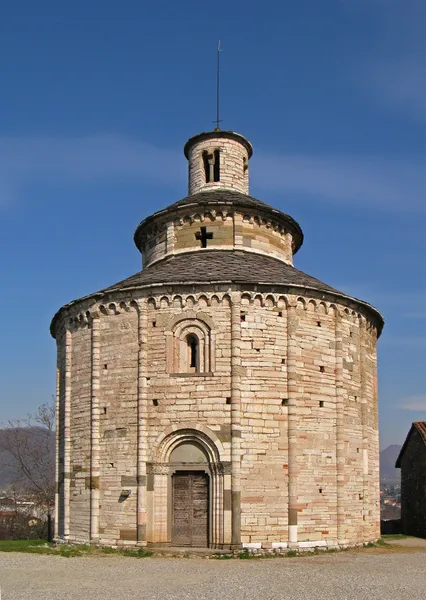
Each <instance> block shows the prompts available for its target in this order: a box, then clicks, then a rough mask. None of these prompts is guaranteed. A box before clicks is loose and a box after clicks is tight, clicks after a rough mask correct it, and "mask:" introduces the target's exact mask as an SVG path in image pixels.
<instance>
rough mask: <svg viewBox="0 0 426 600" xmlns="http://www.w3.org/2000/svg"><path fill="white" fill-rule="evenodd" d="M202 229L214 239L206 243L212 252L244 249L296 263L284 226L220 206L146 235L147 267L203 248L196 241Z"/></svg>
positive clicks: (171, 223) (144, 253)
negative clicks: (168, 257) (175, 255)
mask: <svg viewBox="0 0 426 600" xmlns="http://www.w3.org/2000/svg"><path fill="white" fill-rule="evenodd" d="M201 227H205V228H206V231H207V233H208V234H209V235H210V236H213V237H212V238H210V239H208V240H207V246H208V248H209V249H212V248H217V249H222V250H223V249H225V248H226V249H231V248H235V249H236V250H239V249H241V250H242V249H243V250H246V251H250V252H256V253H258V254H266V255H267V256H274V257H276V258H279V259H281V260H283V261H284V262H286V263H287V264H293V247H292V242H293V238H292V234H291V233H290V232H289V231H286V230H285V228H284V227H283V226H282V225H281V224H278V223H276V222H273V221H270V220H267V219H264V218H262V217H261V216H259V215H258V214H257V213H256V211H255V210H251V211H250V210H249V211H247V213H246V214H245V215H241V214H239V213H237V212H234V211H230V210H229V209H228V208H226V207H223V208H221V207H220V205H218V207H217V208H216V210H214V211H213V210H211V209H198V210H197V211H196V212H194V213H193V214H190V215H187V216H186V217H185V218H176V219H175V220H174V221H170V222H166V221H164V222H163V223H162V224H160V225H158V226H157V227H156V228H155V229H154V230H153V231H151V232H149V233H147V234H146V235H147V237H146V243H145V246H144V250H143V265H144V267H145V268H146V267H147V266H149V265H150V264H152V263H154V262H156V261H157V260H160V259H162V258H164V257H165V256H168V255H170V254H178V253H180V252H188V251H192V250H199V249H201V242H200V240H199V239H197V236H199V235H200V233H201V230H200V228H201Z"/></svg>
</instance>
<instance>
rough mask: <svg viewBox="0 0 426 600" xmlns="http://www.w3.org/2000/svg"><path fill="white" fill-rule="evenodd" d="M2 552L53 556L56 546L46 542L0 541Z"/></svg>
mask: <svg viewBox="0 0 426 600" xmlns="http://www.w3.org/2000/svg"><path fill="white" fill-rule="evenodd" d="M0 552H30V553H32V554H53V553H55V546H54V545H53V544H48V543H47V542H46V540H0Z"/></svg>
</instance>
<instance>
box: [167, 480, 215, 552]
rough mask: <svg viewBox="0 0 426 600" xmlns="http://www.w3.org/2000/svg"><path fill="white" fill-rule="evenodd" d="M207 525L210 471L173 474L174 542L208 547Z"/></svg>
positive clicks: (178, 544) (182, 544)
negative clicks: (208, 472) (207, 473)
mask: <svg viewBox="0 0 426 600" xmlns="http://www.w3.org/2000/svg"><path fill="white" fill-rule="evenodd" d="M208 529H209V478H208V475H206V473H201V472H199V471H178V472H177V473H175V474H174V475H173V477H172V545H173V546H194V547H199V548H207V547H208V544H209V539H208Z"/></svg>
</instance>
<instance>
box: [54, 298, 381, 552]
mask: <svg viewBox="0 0 426 600" xmlns="http://www.w3.org/2000/svg"><path fill="white" fill-rule="evenodd" d="M204 287H205V289H203V290H202V291H201V290H197V293H196V294H193V293H191V290H190V289H189V288H185V287H184V286H181V287H180V288H177V289H176V290H175V291H174V293H170V291H169V292H168V293H167V294H164V293H158V294H156V295H154V296H148V297H147V296H145V294H144V293H143V292H141V293H139V294H137V295H136V296H135V295H134V296H133V299H129V298H125V297H123V298H117V299H116V300H115V302H114V303H113V304H109V305H108V304H105V305H103V306H100V307H99V305H96V306H93V307H92V309H91V311H92V313H93V314H94V315H95V320H96V322H95V321H93V322H92V325H91V323H90V320H89V322H88V323H87V324H84V323H83V324H81V325H79V326H75V327H72V328H69V329H67V331H65V332H63V333H62V334H61V335H59V336H58V339H57V342H58V397H59V407H60V410H59V415H58V421H59V431H60V437H59V440H58V443H59V448H60V452H59V463H58V469H59V473H58V481H59V495H58V505H57V511H58V517H59V520H60V522H59V523H58V531H57V535H58V536H59V537H63V538H64V539H69V540H70V541H84V542H87V541H88V540H89V539H90V537H92V539H93V540H99V541H100V542H101V543H104V544H109V545H120V544H128V545H129V544H135V543H139V544H145V543H147V542H148V543H170V490H169V489H168V485H169V484H168V483H167V481H168V480H167V476H166V475H165V473H167V472H168V471H167V469H168V466H167V465H165V464H163V463H162V462H161V461H163V460H164V459H163V458H161V456H160V455H159V452H160V450H161V443H162V442H160V440H162V439H164V436H166V438H167V435H166V434H167V432H170V431H175V430H179V428H182V429H184V430H189V429H190V430H200V431H203V432H205V435H207V436H209V435H210V436H211V437H212V439H213V438H214V439H216V440H217V442H215V444H216V446H217V448H218V451H219V452H220V453H221V454H220V461H221V465H222V467H220V468H221V469H223V471H222V472H223V480H221V481H223V484H220V485H223V489H222V488H220V489H221V490H222V491H220V490H219V487H220V486H219V484H217V486H219V487H217V489H218V490H219V491H218V492H217V494H219V495H218V496H217V498H216V500H215V507H216V508H214V511H216V512H215V523H217V528H218V531H219V533H218V534H217V536H219V537H217V539H218V540H219V539H220V540H223V541H222V542H220V543H224V544H229V543H230V542H231V517H230V514H231V513H230V512H229V511H230V510H231V508H232V505H233V506H234V510H235V506H240V510H239V509H238V512H237V513H235V514H238V515H241V529H240V531H239V535H240V541H241V543H242V544H245V545H248V546H250V545H255V546H258V545H262V546H263V547H271V546H275V547H279V546H280V545H286V544H288V543H293V542H294V539H293V540H292V536H293V538H295V540H296V543H297V544H302V545H303V544H305V545H310V544H314V545H315V544H329V545H335V544H336V543H358V542H360V541H365V540H370V539H374V538H376V537H378V523H379V513H378V509H379V508H378V439H377V431H378V423H377V381H376V355H375V341H376V336H377V332H376V330H375V329H374V328H372V327H370V325H369V324H368V322H367V321H366V319H365V318H364V317H363V316H362V315H358V314H356V313H355V312H354V311H353V310H349V309H345V308H344V307H342V306H337V305H334V304H332V303H330V302H321V301H319V300H318V299H315V298H309V297H306V296H305V297H300V298H298V297H296V296H285V295H281V296H280V295H279V294H277V293H274V294H268V293H264V294H259V293H255V292H244V291H242V292H241V293H240V292H239V291H237V290H234V291H230V290H227V289H221V288H216V289H215V288H213V287H209V286H204ZM135 302H136V303H142V304H140V308H139V309H138V310H136V309H135V306H136V304H135ZM138 306H139V304H138ZM76 308H78V307H76ZM74 310H75V309H74ZM138 311H139V312H138ZM141 311H142V312H141ZM236 311H238V312H236ZM141 314H143V315H145V316H144V317H143V320H141V318H142V317H141ZM93 323H94V325H96V327H95V328H94V325H93ZM141 323H142V324H143V330H141V329H140V328H141ZM182 323H188V326H193V324H197V323H203V327H204V328H205V330H206V331H207V330H208V331H209V336H210V337H209V338H208V340H209V342H208V343H207V342H206V348H207V346H208V345H209V344H210V346H209V348H207V350H206V352H210V355H209V361H207V362H206V364H209V365H210V366H209V368H210V371H208V372H205V373H188V372H184V373H183V372H179V370H177V371H176V367H174V370H171V367H170V364H171V363H170V351H171V350H170V349H171V348H172V349H174V350H173V351H176V348H178V347H179V345H177V346H176V345H173V344H175V342H174V341H173V339H174V336H176V335H177V333H176V331H177V330H178V329H179V327H180V326H181V325H182ZM141 335H143V337H141ZM206 339H207V338H206ZM141 343H142V344H143V345H142V346H141ZM97 348H98V349H97ZM141 352H142V354H141ZM70 358H71V360H70ZM174 364H180V363H178V362H175V363H174ZM97 381H99V386H98V385H97V384H96V382H97ZM231 400H232V403H230V402H231ZM234 402H237V404H234ZM67 407H68V409H67ZM67 410H68V414H69V417H67ZM138 415H142V416H140V417H139V419H141V418H142V419H143V421H140V420H139V421H138ZM67 419H68V420H69V427H68V429H67ZM143 431H146V434H142V432H143ZM67 432H68V433H67ZM97 432H99V435H98V433H97ZM209 432H211V433H209ZM203 435H204V434H203ZM237 442H238V443H237ZM67 444H68V445H67ZM144 448H145V449H144ZM143 453H146V454H143ZM97 456H99V475H94V473H95V472H97V471H96V468H97V467H96V462H97V460H98V459H97ZM138 456H146V462H145V463H143V464H141V463H140V459H138ZM231 456H232V459H231ZM138 460H139V463H138ZM91 469H92V471H91ZM164 469H166V470H165V471H164ZM68 470H69V473H70V479H69V480H68V481H69V482H70V486H71V487H70V489H69V490H68V492H67V489H66V482H67V472H68ZM144 472H146V473H147V475H146V477H145V475H141V473H144ZM91 473H92V476H91ZM221 477H222V475H221ZM145 485H146V488H145V487H144V486H145ZM212 485H213V484H212ZM215 485H216V484H215ZM231 487H232V490H231ZM145 490H146V491H145ZM231 491H232V498H233V500H232V502H231V500H230V498H231ZM212 493H213V492H212ZM215 493H216V492H215ZM145 494H146V496H145ZM220 498H222V499H220ZM237 503H239V504H237ZM138 507H139V508H138ZM145 512H146V515H147V516H146V534H145V533H144V531H145V525H144V524H143V523H145V521H143V522H142V521H140V519H139V517H138V514H139V513H141V514H142V513H143V514H145ZM67 514H68V515H69V517H67ZM143 518H144V519H145V517H143ZM67 519H68V521H67ZM67 523H68V525H69V536H67V527H68V525H67ZM139 523H141V524H140V528H139V529H138V527H137V526H138V524H139ZM215 526H216V525H215ZM145 536H146V537H145ZM232 536H233V539H235V531H233V532H232Z"/></svg>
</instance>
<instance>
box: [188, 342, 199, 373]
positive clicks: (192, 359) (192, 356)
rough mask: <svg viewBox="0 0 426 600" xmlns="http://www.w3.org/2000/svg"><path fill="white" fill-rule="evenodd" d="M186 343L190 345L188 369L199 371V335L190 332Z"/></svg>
mask: <svg viewBox="0 0 426 600" xmlns="http://www.w3.org/2000/svg"><path fill="white" fill-rule="evenodd" d="M186 343H187V345H188V367H189V369H188V370H189V371H195V372H198V371H199V370H200V342H199V340H198V337H197V336H196V335H194V334H190V335H188V337H187V338H186Z"/></svg>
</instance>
